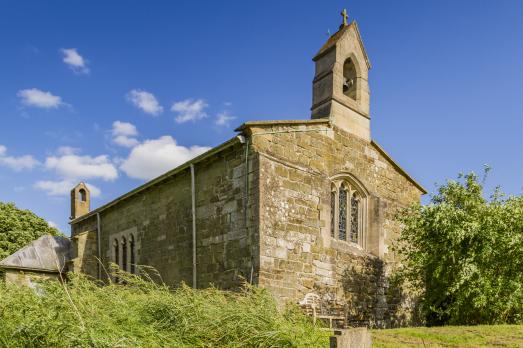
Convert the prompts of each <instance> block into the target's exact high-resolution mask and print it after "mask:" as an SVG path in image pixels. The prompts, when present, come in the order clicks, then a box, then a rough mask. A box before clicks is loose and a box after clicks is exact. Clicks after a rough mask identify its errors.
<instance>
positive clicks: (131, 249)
mask: <svg viewBox="0 0 523 348" xmlns="http://www.w3.org/2000/svg"><path fill="white" fill-rule="evenodd" d="M129 253H130V254H131V273H133V274H134V273H135V272H136V243H135V241H134V236H133V235H132V234H131V236H130V237H129Z"/></svg>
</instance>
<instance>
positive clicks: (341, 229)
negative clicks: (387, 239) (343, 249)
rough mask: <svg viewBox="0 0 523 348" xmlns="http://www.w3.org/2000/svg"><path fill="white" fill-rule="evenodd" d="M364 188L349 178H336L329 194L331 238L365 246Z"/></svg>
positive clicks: (365, 204)
mask: <svg viewBox="0 0 523 348" xmlns="http://www.w3.org/2000/svg"><path fill="white" fill-rule="evenodd" d="M364 192H365V189H364V188H363V187H362V186H361V184H358V183H357V182H354V180H352V179H349V178H342V179H339V180H336V181H334V182H333V184H332V190H331V195H330V208H331V211H330V220H331V225H330V234H331V237H332V238H336V239H339V240H344V241H347V242H351V243H355V244H358V245H360V246H361V247H365V226H366V225H365V219H366V218H367V214H366V207H367V203H366V202H367V201H366V195H365V193H364Z"/></svg>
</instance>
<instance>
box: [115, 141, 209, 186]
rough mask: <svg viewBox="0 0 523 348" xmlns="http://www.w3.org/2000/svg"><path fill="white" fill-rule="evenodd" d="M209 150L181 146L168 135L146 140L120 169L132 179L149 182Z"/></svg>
mask: <svg viewBox="0 0 523 348" xmlns="http://www.w3.org/2000/svg"><path fill="white" fill-rule="evenodd" d="M209 149H210V148H209V147H205V146H191V147H185V146H180V145H178V144H176V140H175V139H173V138H172V137H171V136H168V135H166V136H163V137H160V138H158V139H153V140H146V141H145V142H143V143H142V144H140V145H138V146H136V147H134V148H133V149H132V150H131V153H130V154H129V157H128V158H127V159H126V160H124V161H123V163H122V165H121V166H120V169H121V170H123V171H124V172H125V173H126V174H127V175H128V176H129V177H131V178H136V179H146V180H148V179H152V178H155V177H157V176H158V175H160V174H163V173H165V172H167V171H169V170H171V169H173V168H176V167H177V166H179V165H181V164H183V163H185V162H187V161H189V160H190V159H192V158H194V157H196V156H198V155H200V154H202V153H204V152H205V151H208V150H209Z"/></svg>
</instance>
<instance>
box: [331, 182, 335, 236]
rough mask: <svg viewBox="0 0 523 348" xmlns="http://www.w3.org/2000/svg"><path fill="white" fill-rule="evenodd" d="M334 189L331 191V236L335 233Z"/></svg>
mask: <svg viewBox="0 0 523 348" xmlns="http://www.w3.org/2000/svg"><path fill="white" fill-rule="evenodd" d="M335 221H336V191H331V237H333V238H334V236H335V235H336V226H335Z"/></svg>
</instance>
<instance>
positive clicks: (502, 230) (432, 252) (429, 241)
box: [394, 170, 523, 325]
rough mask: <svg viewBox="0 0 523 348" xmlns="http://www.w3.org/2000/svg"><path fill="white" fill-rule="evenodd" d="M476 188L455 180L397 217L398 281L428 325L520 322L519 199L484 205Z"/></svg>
mask: <svg viewBox="0 0 523 348" xmlns="http://www.w3.org/2000/svg"><path fill="white" fill-rule="evenodd" d="M487 171H488V170H487ZM487 171H486V172H485V177H486V174H487ZM483 183H484V181H482V182H480V181H479V180H478V177H477V176H476V175H475V174H473V173H471V174H467V175H460V176H459V178H458V180H451V181H448V182H447V183H446V184H445V185H442V186H439V187H438V190H437V194H435V195H434V196H432V198H431V202H430V204H428V205H424V206H422V205H414V206H412V207H409V208H408V209H406V210H404V211H402V212H401V213H400V214H399V215H398V218H399V220H400V222H401V223H402V224H403V225H404V229H403V231H402V234H401V237H400V238H399V240H398V241H397V243H396V245H395V246H394V249H395V250H396V251H398V253H399V254H400V255H401V257H402V259H403V261H402V269H401V271H400V272H399V275H400V279H402V280H403V281H405V282H406V284H409V286H411V288H412V289H414V290H415V291H417V292H418V294H420V299H421V304H422V311H423V313H424V315H425V318H426V320H427V324H429V325H442V324H495V323H522V322H523V196H510V197H507V196H505V195H504V194H503V193H502V192H501V191H500V190H499V189H496V190H495V192H494V194H493V195H492V196H491V197H490V198H489V199H486V198H484V195H483Z"/></svg>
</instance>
